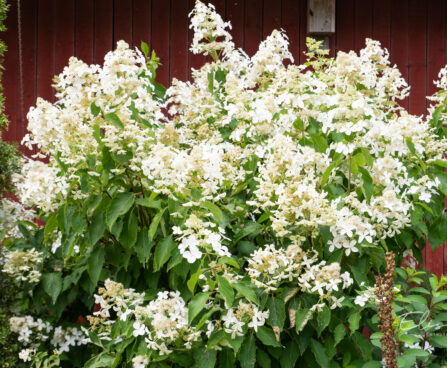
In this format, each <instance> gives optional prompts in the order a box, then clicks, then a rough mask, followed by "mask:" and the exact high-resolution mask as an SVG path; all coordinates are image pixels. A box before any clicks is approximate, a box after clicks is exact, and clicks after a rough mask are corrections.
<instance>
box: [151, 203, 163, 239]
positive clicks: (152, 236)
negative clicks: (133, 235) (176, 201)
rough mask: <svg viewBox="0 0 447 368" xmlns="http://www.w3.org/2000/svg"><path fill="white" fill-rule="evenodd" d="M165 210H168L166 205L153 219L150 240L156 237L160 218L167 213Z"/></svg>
mask: <svg viewBox="0 0 447 368" xmlns="http://www.w3.org/2000/svg"><path fill="white" fill-rule="evenodd" d="M165 211H166V207H165V208H163V209H162V210H161V211H158V212H157V214H156V215H155V216H154V218H153V219H152V222H151V225H150V226H149V240H150V241H152V240H153V239H154V236H155V233H156V231H157V228H158V225H159V223H160V220H161V218H162V217H163V214H164V213H165Z"/></svg>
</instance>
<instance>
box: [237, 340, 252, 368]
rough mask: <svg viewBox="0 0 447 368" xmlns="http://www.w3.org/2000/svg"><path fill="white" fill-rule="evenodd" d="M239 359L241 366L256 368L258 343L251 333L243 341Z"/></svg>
mask: <svg viewBox="0 0 447 368" xmlns="http://www.w3.org/2000/svg"><path fill="white" fill-rule="evenodd" d="M239 361H240V364H241V368H254V366H255V363H256V343H255V337H254V336H253V335H249V336H248V337H247V338H246V339H245V340H244V342H243V343H242V347H241V351H240V353H239Z"/></svg>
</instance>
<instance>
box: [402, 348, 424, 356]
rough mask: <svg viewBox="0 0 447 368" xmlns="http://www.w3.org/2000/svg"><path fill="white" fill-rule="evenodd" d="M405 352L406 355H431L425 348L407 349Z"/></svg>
mask: <svg viewBox="0 0 447 368" xmlns="http://www.w3.org/2000/svg"><path fill="white" fill-rule="evenodd" d="M404 354H405V355H414V356H419V357H428V356H430V353H429V352H428V351H427V350H423V349H405V351H404Z"/></svg>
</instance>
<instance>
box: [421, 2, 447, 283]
mask: <svg viewBox="0 0 447 368" xmlns="http://www.w3.org/2000/svg"><path fill="white" fill-rule="evenodd" d="M427 5H428V8H427V12H428V13H427V69H426V71H427V74H426V75H427V79H426V90H427V95H432V94H433V93H435V91H436V90H437V88H436V86H435V85H434V84H433V80H436V79H438V73H439V70H440V69H441V68H442V67H443V66H444V65H445V62H446V60H445V54H446V45H445V43H446V32H445V13H446V4H445V1H442V0H431V1H429V2H428V4H427ZM429 105H430V102H429V101H426V107H428V106H429ZM444 256H445V245H444V246H442V247H439V248H438V249H436V251H435V252H433V251H432V249H431V247H430V246H429V245H428V244H427V251H426V259H425V262H426V264H425V265H426V267H427V269H429V270H430V271H431V272H434V273H435V274H436V275H438V276H440V275H441V274H443V273H445V270H444V267H445V261H444Z"/></svg>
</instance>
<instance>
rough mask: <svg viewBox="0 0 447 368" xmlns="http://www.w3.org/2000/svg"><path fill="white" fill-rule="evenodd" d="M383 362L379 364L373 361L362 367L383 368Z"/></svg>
mask: <svg viewBox="0 0 447 368" xmlns="http://www.w3.org/2000/svg"><path fill="white" fill-rule="evenodd" d="M382 367H383V364H382V362H378V361H377V360H373V361H371V362H367V363H365V364H363V365H362V368H382Z"/></svg>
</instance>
